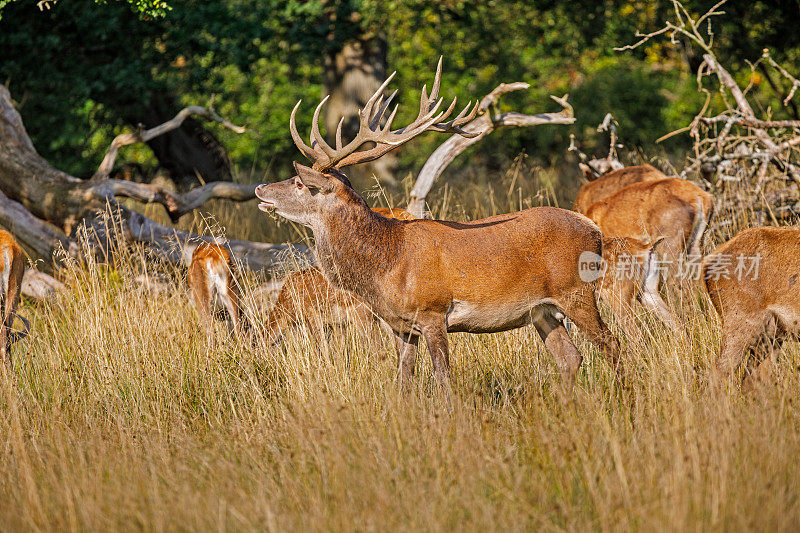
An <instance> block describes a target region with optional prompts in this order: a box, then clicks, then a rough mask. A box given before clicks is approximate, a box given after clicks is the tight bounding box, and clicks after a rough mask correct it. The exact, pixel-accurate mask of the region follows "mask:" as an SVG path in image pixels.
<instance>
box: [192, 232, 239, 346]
mask: <svg viewBox="0 0 800 533" xmlns="http://www.w3.org/2000/svg"><path fill="white" fill-rule="evenodd" d="M186 281H187V282H188V284H189V287H190V288H191V290H192V296H193V298H194V303H195V306H196V307H197V312H198V313H199V314H200V319H201V320H202V321H203V325H204V326H205V327H206V330H207V331H208V334H209V339H212V338H213V329H214V304H215V303H217V302H219V303H221V304H222V306H223V307H224V308H225V310H226V311H227V314H228V317H229V318H230V321H231V326H232V330H233V333H234V334H235V335H236V336H237V337H241V335H242V334H243V333H245V332H246V330H249V322H248V320H247V317H246V316H245V314H244V313H243V312H242V306H241V298H240V296H239V286H238V284H237V282H236V278H235V277H234V275H233V261H232V259H231V254H230V252H229V251H228V249H227V248H225V247H224V246H222V245H220V244H217V243H203V244H200V245H199V246H197V248H195V249H194V251H193V252H192V256H191V260H190V262H189V272H188V274H187V276H186Z"/></svg>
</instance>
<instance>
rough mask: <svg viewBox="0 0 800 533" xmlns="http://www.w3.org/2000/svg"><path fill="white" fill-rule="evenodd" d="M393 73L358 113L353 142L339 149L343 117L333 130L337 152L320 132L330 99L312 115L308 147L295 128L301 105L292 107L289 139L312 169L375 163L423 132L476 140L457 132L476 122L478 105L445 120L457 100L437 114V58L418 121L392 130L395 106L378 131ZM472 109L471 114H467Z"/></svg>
mask: <svg viewBox="0 0 800 533" xmlns="http://www.w3.org/2000/svg"><path fill="white" fill-rule="evenodd" d="M395 74H396V72H393V73H392V75H391V76H389V77H388V78H387V79H386V81H384V82H383V84H382V85H381V86H380V87H379V88H378V90H377V91H375V94H373V95H372V96H371V97H370V99H369V100H367V103H366V104H364V109H362V110H360V111H359V112H358V118H359V130H358V134H357V135H356V137H355V139H353V140H352V141H350V142H349V143H347V145H345V146H342V123H343V122H344V117H342V120H340V121H339V126H338V127H337V128H336V148H335V149H334V148H333V147H331V146H330V145H329V144H328V143H327V142H325V139H324V138H323V137H322V134H321V133H320V131H319V114H320V111H321V110H322V107H323V106H324V105H325V102H327V101H328V98H329V96H326V97H325V98H324V99H323V100H322V101H321V102H320V103H319V105H318V106H317V109H316V110H315V111H314V118H313V120H312V125H311V146H308V145H307V144H306V143H305V142H303V139H302V138H301V137H300V134H299V133H298V132H297V125H296V124H295V114H296V113H297V109H298V108H299V107H300V103H301V102H302V100H301V101H300V102H297V105H296V106H294V110H292V116H291V118H290V119H289V130H290V131H291V133H292V139H293V140H294V143H295V144H296V145H297V147H298V148H299V149H300V151H301V152H303V154H304V155H305V156H306V157H308V158H309V159H310V160H311V161H313V162H314V168H315V169H316V170H319V171H322V170H326V169H330V168H336V169H341V168H343V167H347V166H350V165H355V164H357V163H365V162H367V161H373V160H375V159H378V158H379V157H381V156H382V155H383V154H385V153H387V152H390V151H392V150H394V149H395V148H397V147H398V146H400V145H401V144H403V143H405V142H407V141H410V140H411V139H413V138H414V137H416V136H417V135H420V134H421V133H424V132H426V131H438V132H443V133H457V134H459V135H463V136H464V137H475V136H476V135H478V132H467V131H464V130H462V129H461V128H460V126H462V125H464V124H466V123H467V122H469V121H471V120H472V119H473V118H475V115H476V114H477V113H478V103H477V102H476V104H475V106H472V102H470V103H468V104H467V105H466V107H464V109H463V110H462V111H461V113H459V114H458V115H457V116H456V117H455V118H453V119H451V120H447V118H448V117H449V116H450V115H451V114H452V113H453V110H454V109H455V107H456V99H455V98H453V101H452V102H451V103H450V106H449V107H448V108H447V109H446V110H445V111H441V112H440V111H439V108H440V107H441V106H442V103H443V102H444V98H439V87H440V85H441V81H442V80H441V78H442V58H441V57H440V58H439V64H438V65H437V66H436V76H435V77H434V79H433V89H432V90H431V95H430V96H428V93H427V87H426V86H425V85H423V86H422V95H421V97H420V103H419V114H418V115H417V118H416V119H415V120H414V121H413V122H412V123H411V124H409V125H408V126H405V127H404V128H399V129H396V130H392V129H391V128H392V121H393V120H394V117H395V115H396V114H397V107H398V106H397V105H395V106H394V109H393V110H392V112H391V113H390V114H389V117H388V118H387V119H386V123H385V124H384V125H383V126H382V127H381V121H382V120H383V117H384V115H385V114H386V110H387V109H388V108H389V106H390V105H391V103H392V100H393V99H394V97H395V96H396V95H397V91H394V92H393V93H392V94H391V95H390V96H389V98H387V99H386V100H385V101H384V98H383V91H384V90H385V89H386V87H387V86H388V85H389V82H390V81H392V78H394V75H395ZM470 107H472V111H470ZM368 142H374V143H375V144H376V146H375V147H374V148H370V149H367V150H362V151H360V152H359V151H357V150H358V149H359V148H361V147H362V146H363V145H364V144H365V143H368Z"/></svg>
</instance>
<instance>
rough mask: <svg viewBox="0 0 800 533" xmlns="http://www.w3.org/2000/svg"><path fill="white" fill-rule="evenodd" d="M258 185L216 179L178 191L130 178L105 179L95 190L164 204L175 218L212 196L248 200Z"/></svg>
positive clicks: (95, 191) (253, 195)
mask: <svg viewBox="0 0 800 533" xmlns="http://www.w3.org/2000/svg"><path fill="white" fill-rule="evenodd" d="M255 188H256V186H255V185H246V184H238V183H230V182H227V181H215V182H212V183H208V184H206V185H203V186H201V187H197V188H195V189H192V190H191V191H189V192H187V193H184V194H178V193H176V192H174V191H171V190H169V189H166V188H164V187H161V186H159V185H152V184H146V183H135V182H132V181H126V180H101V181H99V182H98V183H97V185H96V186H93V187H92V191H93V192H94V193H95V194H98V195H99V196H102V197H103V198H107V199H111V198H113V197H123V198H131V199H134V200H138V201H140V202H144V203H155V204H161V205H163V206H164V208H165V209H166V210H167V214H168V215H169V217H170V219H171V220H172V221H173V222H177V220H178V219H180V217H182V216H183V215H185V214H187V213H189V212H191V211H193V210H195V209H197V208H198V207H201V206H202V205H203V204H205V203H206V202H207V201H208V200H211V199H212V198H217V199H225V200H232V201H235V202H244V201H247V200H251V199H253V198H255V197H256V195H255Z"/></svg>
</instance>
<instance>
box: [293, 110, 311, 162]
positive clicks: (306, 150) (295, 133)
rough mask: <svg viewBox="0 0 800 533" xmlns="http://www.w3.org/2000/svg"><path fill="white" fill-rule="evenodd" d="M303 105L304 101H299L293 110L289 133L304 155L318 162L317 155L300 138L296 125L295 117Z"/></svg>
mask: <svg viewBox="0 0 800 533" xmlns="http://www.w3.org/2000/svg"><path fill="white" fill-rule="evenodd" d="M301 103H303V101H302V100H300V101H298V102H297V104H296V105H295V106H294V109H292V114H291V116H290V117H289V133H291V135H292V140H293V141H294V144H295V146H297V148H299V149H300V151H301V152H303V155H304V156H306V157H307V158H308V159H310V160H311V161H316V160H317V153H316V152H315V151H314V150H313V149H312V148H311V147H310V146H308V145H307V144H306V143H305V142H303V138H302V137H301V136H300V133H299V132H298V131H297V124H295V121H294V117H295V115H297V109H298V108H299V107H300V104H301Z"/></svg>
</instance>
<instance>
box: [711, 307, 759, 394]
mask: <svg viewBox="0 0 800 533" xmlns="http://www.w3.org/2000/svg"><path fill="white" fill-rule="evenodd" d="M763 328H764V321H763V320H761V318H760V317H744V318H739V317H737V318H732V317H730V316H726V317H723V318H722V343H721V346H720V352H719V358H718V359H717V366H716V369H715V371H714V376H713V379H714V381H715V382H716V385H717V386H719V385H722V383H723V380H726V379H728V378H730V377H731V376H732V375H733V374H734V373H735V372H736V370H737V369H738V368H739V365H741V364H742V361H744V357H745V355H747V352H748V351H749V350H750V348H751V347H752V346H753V344H754V343H755V342H756V341H757V340H758V337H759V336H760V335H761V334H762V333H763Z"/></svg>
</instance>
